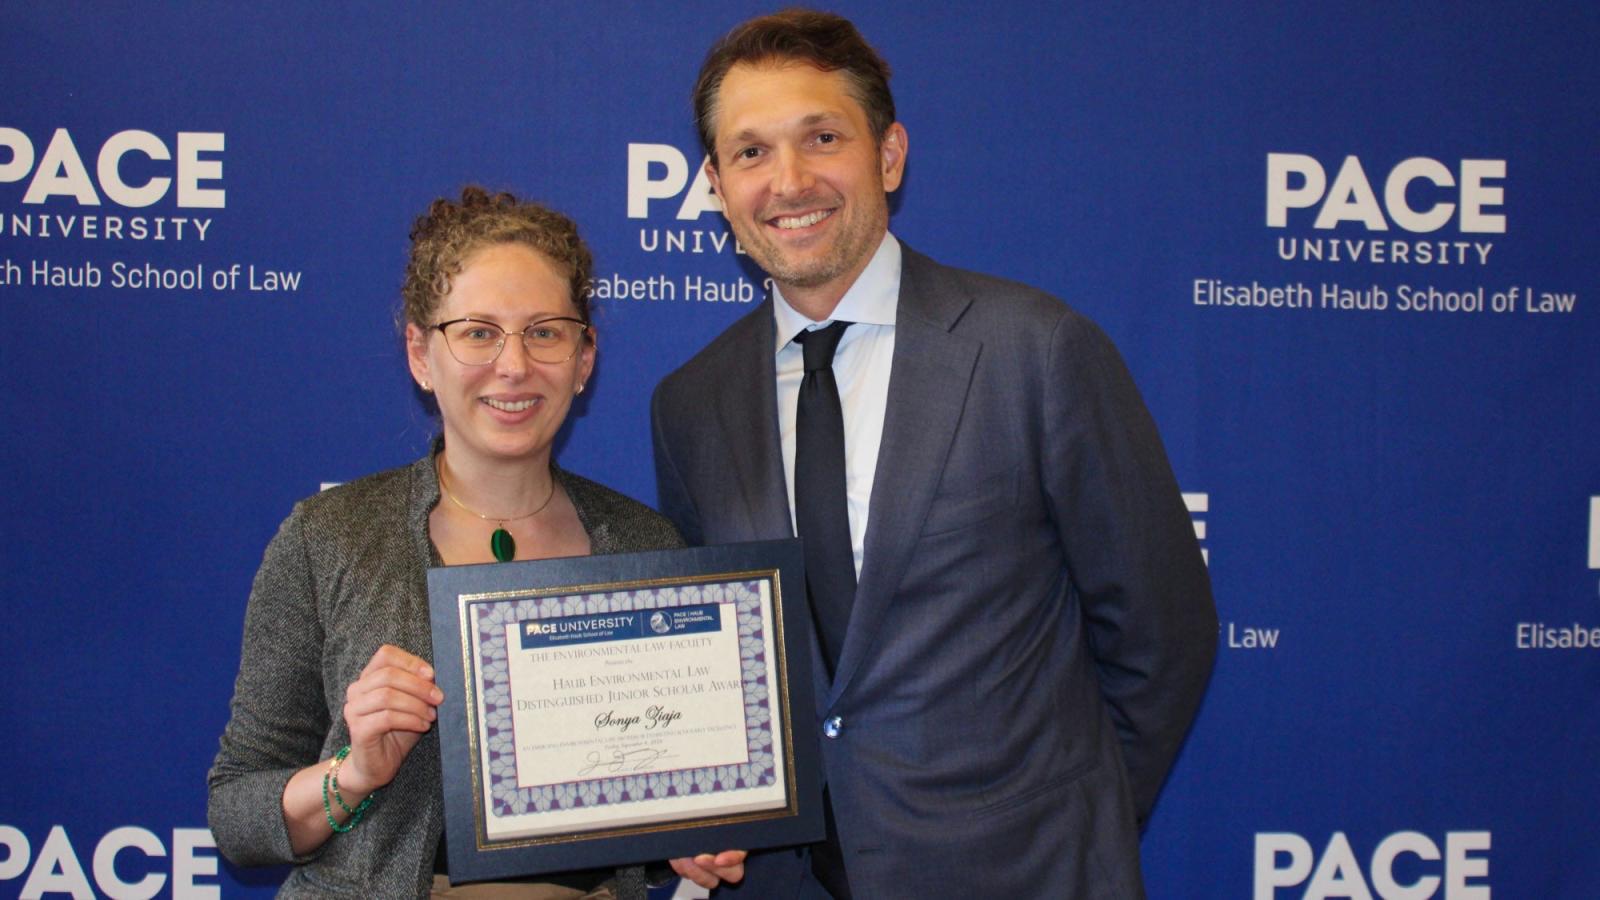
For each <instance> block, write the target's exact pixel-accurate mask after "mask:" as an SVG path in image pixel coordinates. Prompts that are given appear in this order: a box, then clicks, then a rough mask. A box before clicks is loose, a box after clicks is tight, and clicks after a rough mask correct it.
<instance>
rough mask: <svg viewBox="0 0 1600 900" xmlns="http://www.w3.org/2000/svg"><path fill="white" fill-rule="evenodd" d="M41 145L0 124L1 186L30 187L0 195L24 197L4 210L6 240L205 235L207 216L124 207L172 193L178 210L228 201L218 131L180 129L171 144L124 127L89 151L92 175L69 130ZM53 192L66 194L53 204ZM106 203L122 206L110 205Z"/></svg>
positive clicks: (223, 141) (0, 219) (0, 218)
mask: <svg viewBox="0 0 1600 900" xmlns="http://www.w3.org/2000/svg"><path fill="white" fill-rule="evenodd" d="M43 143H44V150H43V152H39V151H38V149H37V148H38V142H35V140H34V139H33V138H32V137H30V136H29V135H28V134H27V133H26V132H23V131H21V130H19V129H16V128H7V127H0V152H3V153H4V154H5V155H6V156H8V157H9V159H7V160H6V161H5V162H3V163H0V185H13V184H15V185H22V186H24V188H25V189H24V191H23V192H22V196H21V197H20V200H19V199H18V198H16V197H15V196H14V195H12V196H7V195H5V194H0V197H4V201H5V202H6V204H7V205H9V204H11V203H18V202H20V206H18V207H11V208H10V209H9V210H8V211H5V212H0V234H3V235H4V236H5V237H7V238H35V239H38V240H50V239H75V240H106V241H123V240H131V241H147V240H148V241H169V240H170V241H184V240H199V241H204V240H205V239H206V237H207V232H209V231H210V230H211V224H212V219H211V217H210V216H202V215H195V214H192V213H185V214H184V215H146V214H143V213H140V214H130V213H126V212H124V211H123V210H135V209H145V208H147V207H150V206H154V205H155V204H156V203H158V202H160V201H162V200H164V199H166V197H167V196H168V195H169V194H172V195H173V197H174V199H175V202H176V205H177V207H178V209H180V210H194V209H222V208H224V207H226V206H227V202H228V193H227V190H226V189H225V188H224V187H223V186H222V152H223V150H224V149H225V148H226V146H227V136H226V135H224V134H223V133H222V132H220V131H180V132H178V133H177V134H176V135H175V136H174V137H173V138H172V140H171V142H170V145H169V142H168V141H167V140H166V139H164V138H162V137H161V136H159V135H156V134H153V133H151V132H149V131H139V130H135V129H130V130H127V131H119V132H117V133H116V134H113V135H111V136H110V137H109V138H106V139H105V141H103V142H102V143H101V144H100V146H99V148H98V149H97V150H96V151H95V152H94V153H92V154H91V157H90V158H91V159H92V160H93V161H94V164H95V170H94V174H93V175H91V174H90V172H89V168H88V165H87V164H86V163H85V162H84V157H83V154H82V153H80V152H79V150H78V141H76V140H75V139H74V138H73V136H72V133H71V132H70V131H68V130H67V129H65V128H57V129H56V130H55V131H54V133H52V134H51V135H50V137H49V138H48V140H45V141H43ZM10 193H11V192H7V194H10ZM53 198H62V199H58V200H56V202H54V203H51V202H50V201H51V200H52V199H53ZM66 198H70V200H71V201H72V203H71V206H70V207H67V209H68V210H69V211H63V208H64V207H63V202H62V200H63V199H66ZM108 203H109V205H110V206H113V207H121V208H122V209H112V210H109V211H108V210H106V209H105V207H106V206H107V205H108ZM47 205H48V207H49V208H46V207H47ZM28 207H34V208H33V209H29V208H28Z"/></svg>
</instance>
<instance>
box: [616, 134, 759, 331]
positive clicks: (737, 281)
mask: <svg viewBox="0 0 1600 900" xmlns="http://www.w3.org/2000/svg"><path fill="white" fill-rule="evenodd" d="M626 174H627V180H628V183H627V186H628V208H627V216H628V221H629V229H628V230H629V231H633V230H635V229H636V230H637V233H638V242H637V244H636V245H635V246H633V247H630V248H629V253H630V255H631V254H632V253H634V252H637V253H638V254H640V255H639V256H637V257H633V258H634V260H635V261H636V262H635V263H627V264H626V265H623V266H620V267H619V269H617V270H613V271H611V272H596V273H595V275H594V280H593V281H591V282H590V285H589V296H590V297H592V298H594V299H596V300H627V301H644V302H666V303H683V304H704V303H718V304H720V303H737V304H749V303H754V302H756V301H758V300H761V299H763V298H764V297H765V296H766V292H767V291H769V290H771V288H772V285H771V282H770V279H764V280H763V282H762V283H760V284H757V283H755V282H753V281H751V280H750V279H749V278H746V277H744V276H743V275H742V274H738V273H737V272H730V271H729V269H730V267H729V266H728V265H727V264H725V263H723V264H720V265H719V264H718V262H717V260H719V259H725V258H727V257H731V256H733V255H743V254H744V248H743V247H740V246H739V242H738V241H737V240H735V239H734V236H733V232H731V231H729V230H728V224H727V220H726V219H724V218H723V216H722V202H721V201H720V200H719V199H718V198H717V195H716V194H714V193H712V191H711V180H710V179H709V178H707V177H706V173H705V157H704V156H702V155H701V154H699V153H695V154H692V155H691V154H688V153H684V152H683V151H682V150H679V149H678V148H677V147H674V146H672V145H671V144H655V143H643V142H639V143H629V144H628V162H627V173H626Z"/></svg>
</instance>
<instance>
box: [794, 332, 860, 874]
mask: <svg viewBox="0 0 1600 900" xmlns="http://www.w3.org/2000/svg"><path fill="white" fill-rule="evenodd" d="M849 327H850V323H849V322H834V323H833V324H832V325H829V326H828V327H827V328H819V329H817V330H816V331H802V332H800V333H799V334H797V335H795V338H794V339H795V341H796V342H798V343H799V344H800V349H801V350H802V351H803V352H804V354H805V360H806V374H805V378H804V380H802V381H801V382H800V404H799V409H798V411H797V412H796V415H795V439H794V519H795V525H796V527H797V530H798V531H799V532H800V537H801V538H802V539H804V541H805V558H806V594H807V595H808V596H809V597H810V598H811V615H812V618H813V619H814V620H815V621H816V624H817V639H818V641H819V642H820V643H821V644H822V657H823V659H824V660H825V661H826V662H827V665H828V674H829V675H830V676H831V675H833V673H834V670H835V669H837V668H838V664H839V650H840V648H842V647H843V646H844V634H845V629H846V627H847V626H848V625H849V624H850V608H851V607H852V606H854V605H855V601H856V558H855V551H854V549H853V547H852V545H851V542H850V505H849V501H848V500H847V499H846V492H845V470H844V413H843V411H842V410H841V408H840V405H839V382H838V381H836V380H835V379H834V377H833V351H834V350H836V349H838V347H839V339H840V338H842V337H844V330H845V329H846V328H849ZM822 804H823V813H824V821H825V823H826V827H827V837H826V839H825V840H823V842H822V843H820V844H815V845H813V846H812V848H811V873H812V875H813V876H814V877H815V878H816V879H817V881H818V882H820V883H821V884H822V886H823V888H824V889H826V890H827V892H828V893H829V894H831V895H832V896H833V897H834V898H835V900H851V893H850V881H849V876H848V875H847V874H846V872H845V865H844V853H843V849H842V848H841V846H840V844H839V831H838V827H837V825H836V824H835V822H834V817H833V798H832V797H831V796H830V794H829V792H828V791H827V790H826V789H824V790H823V793H822Z"/></svg>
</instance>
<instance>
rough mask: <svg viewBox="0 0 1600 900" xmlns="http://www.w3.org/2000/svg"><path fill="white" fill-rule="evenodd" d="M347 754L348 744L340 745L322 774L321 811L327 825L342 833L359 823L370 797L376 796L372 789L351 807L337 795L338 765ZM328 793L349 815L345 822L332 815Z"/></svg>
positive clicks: (376, 793) (369, 803) (336, 832)
mask: <svg viewBox="0 0 1600 900" xmlns="http://www.w3.org/2000/svg"><path fill="white" fill-rule="evenodd" d="M349 755H350V745H349V744H345V745H344V746H343V747H340V748H339V752H338V753H335V754H334V755H333V759H332V760H330V761H329V762H328V771H327V773H326V774H324V775H323V776H322V812H323V814H325V815H326V816H327V817H328V827H329V828H332V829H333V831H334V833H335V834H344V833H346V832H348V831H350V829H352V828H354V827H356V826H357V825H360V824H361V817H362V816H363V815H365V814H366V811H367V807H369V806H371V805H372V798H373V797H376V796H378V792H377V791H373V792H372V793H370V794H368V795H367V797H366V799H365V800H362V801H361V802H360V803H357V804H356V806H355V809H351V808H350V806H349V805H348V804H346V803H345V802H344V798H343V797H341V796H339V767H340V766H342V765H344V760H345V757H347V756H349ZM330 794H331V795H332V796H333V802H337V803H338V804H339V808H340V809H342V810H344V811H345V812H346V813H348V814H349V816H350V821H348V822H345V823H344V824H343V825H340V824H339V820H338V819H335V818H334V817H333V802H329V800H328V797H329V795H330Z"/></svg>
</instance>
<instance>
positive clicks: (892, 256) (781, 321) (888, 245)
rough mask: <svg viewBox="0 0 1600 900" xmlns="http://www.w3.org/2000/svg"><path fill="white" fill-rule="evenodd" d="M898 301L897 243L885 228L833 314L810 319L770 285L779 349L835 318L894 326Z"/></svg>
mask: <svg viewBox="0 0 1600 900" xmlns="http://www.w3.org/2000/svg"><path fill="white" fill-rule="evenodd" d="M899 303H900V242H899V241H898V240H895V236H894V235H892V234H890V233H888V232H887V231H886V232H884V234H883V241H882V242H881V243H879V244H878V250H877V252H876V253H874V254H872V259H871V260H870V261H868V262H867V267H866V268H865V269H862V270H861V275H860V276H859V277H857V278H856V280H855V283H854V284H852V285H850V289H849V290H847V291H845V292H844V296H843V297H840V298H839V305H838V306H836V307H834V309H833V316H832V317H831V318H829V319H827V320H826V321H824V322H813V321H812V320H810V319H808V318H806V317H805V316H803V315H801V314H800V313H799V312H796V311H795V308H794V307H792V306H790V305H789V301H787V300H785V299H783V292H782V291H780V290H779V289H778V286H777V285H776V284H774V285H773V286H772V313H773V317H774V318H775V319H776V320H777V325H778V331H777V335H776V337H777V349H778V350H779V351H782V350H783V348H784V347H786V346H788V344H789V342H790V341H792V340H794V336H795V335H797V334H799V333H800V332H802V331H804V330H806V329H807V328H810V327H811V326H813V325H825V324H827V323H828V322H832V321H833V320H834V319H843V320H844V321H846V322H858V323H861V324H863V325H893V324H894V318H895V310H896V308H897V307H898V306H899Z"/></svg>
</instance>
